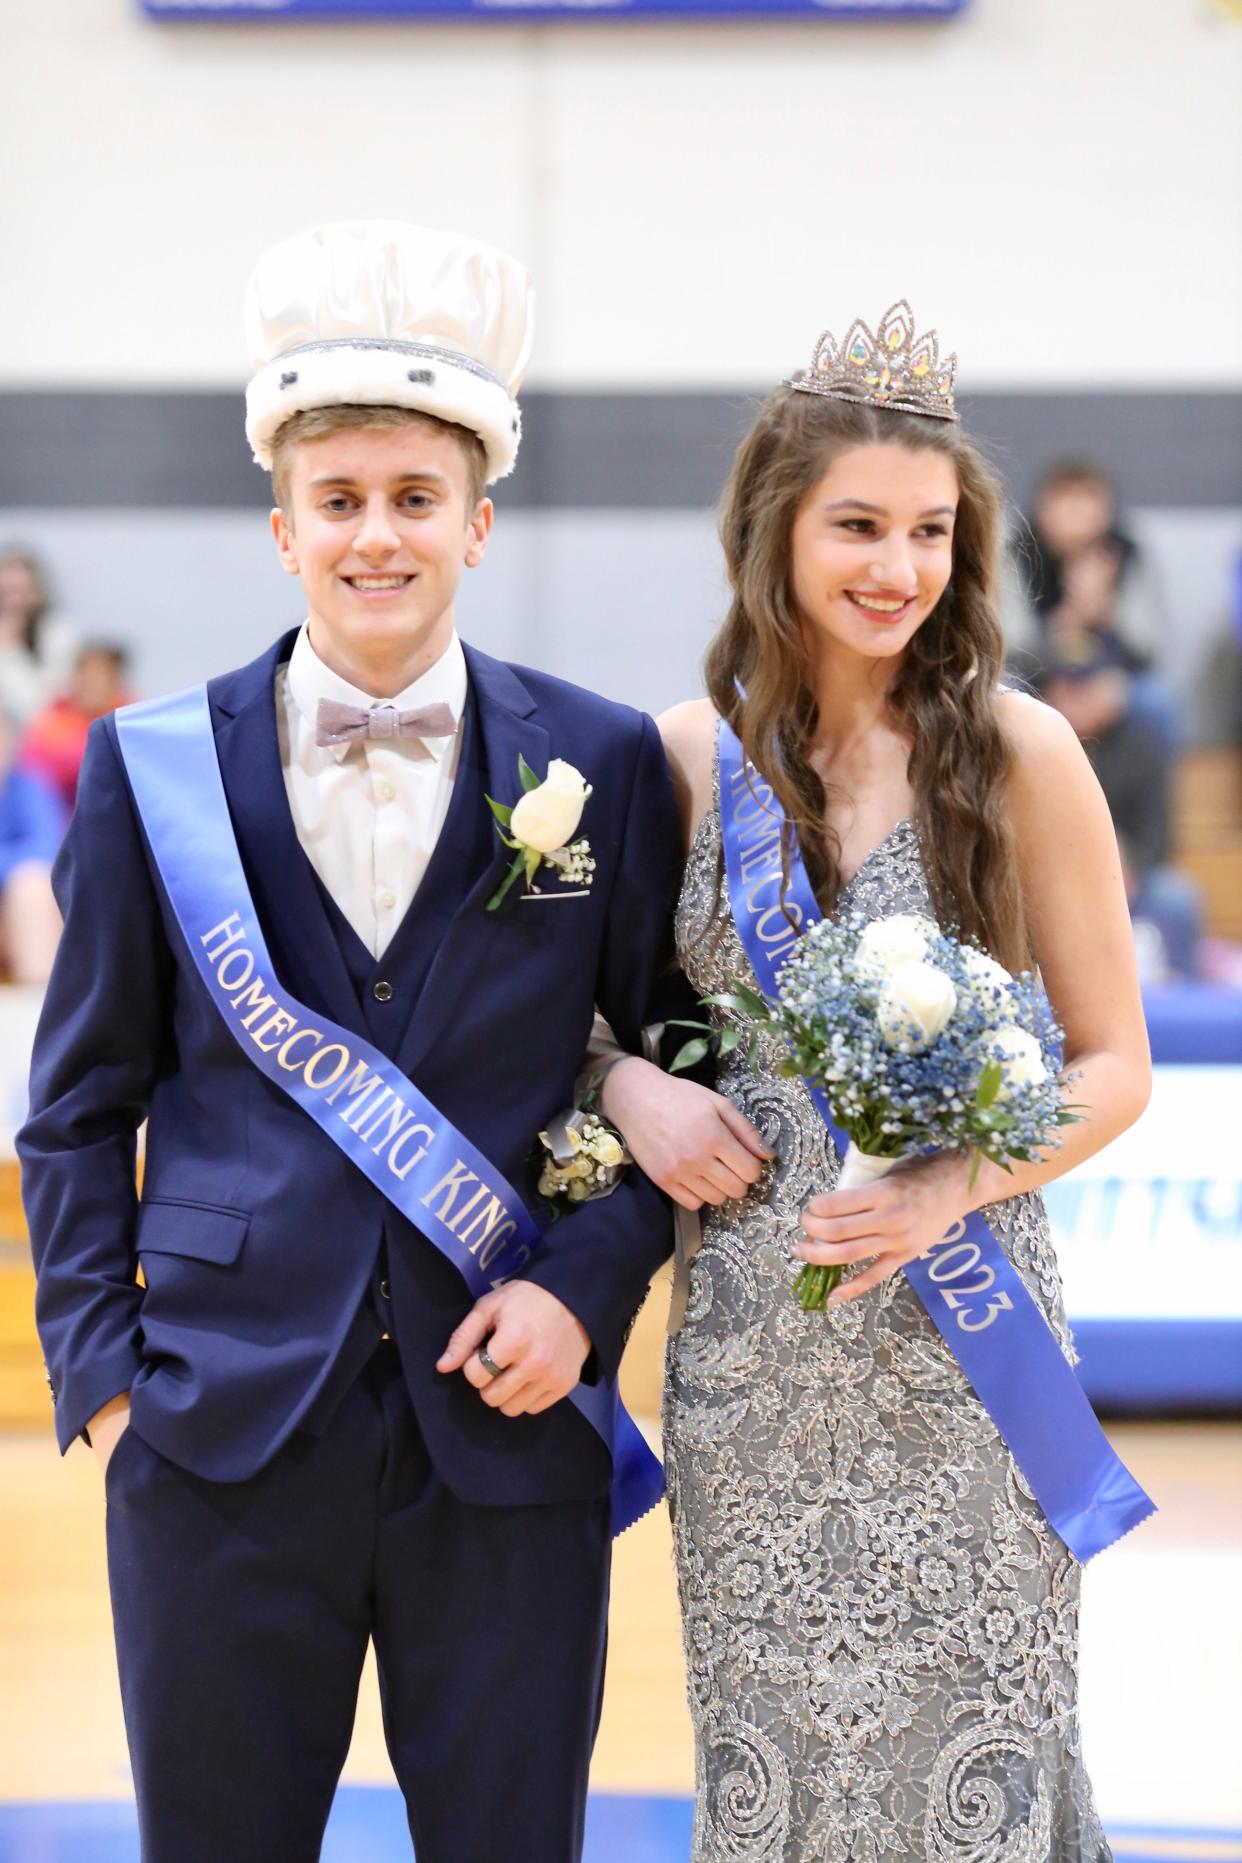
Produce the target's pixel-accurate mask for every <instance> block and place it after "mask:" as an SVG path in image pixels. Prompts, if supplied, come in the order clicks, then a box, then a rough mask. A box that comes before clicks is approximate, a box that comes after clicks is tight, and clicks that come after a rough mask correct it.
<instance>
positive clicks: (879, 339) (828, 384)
mask: <svg viewBox="0 0 1242 1863" xmlns="http://www.w3.org/2000/svg"><path fill="white" fill-rule="evenodd" d="M956 380H957V357H956V356H946V357H945V358H944V360H943V361H942V360H941V357H940V343H939V339H938V338H937V335H936V332H935V331H934V330H928V331H927V333H926V335H924V336H916V335H915V334H914V312H913V311H912V310H911V309H910V306H909V305H908V304H907V302H906V300H905V299H904V298H899V299H898V300H897V302H896V304H890V306H889V308H888V309H887V310H886V311H885V313H884V315H883V317H882V318H881V319H880V327H879V330H878V332H877V333H876V335H874V336H873V335H872V334H871V331H870V330H869V329H868V328H867V326H866V324H865V323H864V322H863V321H862V319H861V318H860V317H857V318H855V320H854V322H853V323H852V324H851V325H850V329H849V334H848V335H847V337H846V339H845V341H844V343H842V344H841V345H840V347H839V348H838V346H837V340H836V338H835V337H834V336H833V335H832V333H831V331H829V330H825V331H824V334H823V335H822V336H821V337H820V339H819V341H818V343H816V345H815V350H814V353H813V354H812V356H811V366H810V368H809V369H799V370H798V371H797V373H796V374H795V375H791V376H790V377H789V379H788V380H787V382H786V383H785V386H786V387H787V388H800V389H802V390H803V391H804V392H805V393H806V394H809V395H828V396H830V397H831V399H832V400H834V401H854V402H858V403H861V404H862V405H864V406H867V407H877V408H891V409H893V410H894V411H895V412H897V413H900V414H928V415H930V416H931V418H932V419H933V420H954V421H955V420H957V419H958V418H959V416H958V412H957V409H956V408H955V406H954V405H953V385H954V383H955V382H956Z"/></svg>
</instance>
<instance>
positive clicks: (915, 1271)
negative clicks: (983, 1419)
mask: <svg viewBox="0 0 1242 1863" xmlns="http://www.w3.org/2000/svg"><path fill="white" fill-rule="evenodd" d="M719 741H720V821H721V834H722V838H723V842H724V854H725V869H726V873H727V875H728V883H729V903H730V906H731V908H732V912H733V922H734V924H735V925H736V926H737V932H738V936H739V938H740V939H741V941H742V944H743V946H744V947H745V950H746V955H747V957H748V958H749V959H750V962H751V966H752V968H753V970H754V973H755V977H756V979H757V981H758V984H759V987H760V989H761V990H762V991H763V994H764V996H765V997H767V999H768V1001H769V1002H776V1001H778V1000H779V997H780V983H779V979H778V972H779V971H780V968H781V966H782V964H784V962H785V960H786V958H787V957H788V956H789V953H790V951H791V949H792V947H793V946H794V944H795V943H796V942H797V940H798V938H799V936H800V934H801V931H802V929H803V928H804V927H805V926H808V925H812V924H814V923H815V922H816V920H818V919H819V918H821V917H822V914H821V912H820V910H819V906H818V904H817V902H816V899H815V895H814V893H813V891H812V890H811V883H810V880H809V879H808V877H807V872H806V868H805V866H804V865H803V862H802V856H801V854H800V853H799V851H798V847H797V843H796V841H795V842H793V844H792V847H791V849H790V861H789V877H788V885H787V889H786V893H785V897H784V900H783V901H782V893H781V877H782V876H781V842H782V832H783V830H784V828H785V817H784V813H783V811H782V809H781V805H780V802H779V801H778V800H777V797H776V794H775V792H774V791H773V789H772V787H771V785H770V784H769V783H765V782H764V780H763V778H762V777H761V776H760V775H759V773H758V771H757V770H756V769H755V767H754V765H753V764H750V763H747V762H746V761H745V758H744V753H743V751H742V746H741V743H740V742H739V740H738V738H737V735H736V733H735V732H734V731H732V730H731V729H730V727H729V726H728V725H727V724H726V723H725V721H724V720H723V719H721V721H720V732H719ZM786 908H788V911H786ZM791 919H792V920H793V923H792V924H791V923H790V920H791ZM806 1084H807V1087H808V1089H809V1091H810V1094H811V1097H812V1099H813V1100H814V1101H815V1106H816V1109H817V1111H818V1112H819V1114H820V1116H821V1118H822V1119H823V1121H824V1124H825V1125H826V1126H827V1128H828V1131H829V1133H830V1135H831V1137H832V1142H833V1145H834V1146H835V1147H836V1151H837V1155H838V1157H840V1158H844V1156H845V1152H846V1148H847V1146H848V1145H849V1139H848V1137H847V1135H846V1134H845V1133H844V1132H842V1131H840V1130H839V1128H838V1127H837V1126H836V1125H835V1124H834V1123H833V1118H832V1109H831V1107H830V1106H829V1104H828V1100H827V1098H826V1097H825V1095H824V1094H823V1093H822V1092H821V1091H820V1090H819V1089H818V1088H817V1087H814V1086H811V1083H810V1082H809V1081H808V1082H807V1083H806ZM905 1275H906V1279H907V1280H908V1281H909V1283H910V1285H911V1286H912V1287H913V1289H914V1291H915V1293H916V1294H917V1295H918V1297H919V1299H920V1300H921V1301H922V1303H923V1305H924V1306H925V1307H926V1309H927V1311H928V1313H929V1314H930V1316H931V1318H932V1320H933V1322H934V1323H935V1325H936V1328H937V1330H938V1331H939V1333H940V1335H941V1337H942V1338H943V1339H944V1341H945V1344H946V1345H947V1346H948V1348H949V1350H950V1351H951V1352H952V1354H953V1356H954V1357H955V1358H956V1360H957V1362H958V1364H959V1365H960V1366H961V1368H962V1370H963V1372H965V1374H966V1376H967V1378H968V1379H969V1380H970V1383H971V1385H972V1386H973V1387H974V1390H975V1393H976V1395H977V1396H978V1397H979V1398H980V1399H981V1400H982V1402H983V1405H984V1408H985V1409H986V1410H987V1412H988V1415H989V1416H990V1417H991V1419H992V1421H993V1423H994V1424H995V1425H996V1428H997V1430H998V1431H999V1432H1000V1434H1001V1436H1002V1437H1003V1438H1004V1440H1005V1442H1006V1443H1007V1444H1008V1446H1009V1450H1010V1452H1011V1454H1012V1456H1013V1459H1014V1461H1015V1462H1016V1463H1017V1465H1018V1467H1019V1468H1020V1469H1021V1471H1022V1473H1023V1475H1024V1476H1025V1477H1026V1480H1027V1482H1028V1483H1029V1484H1030V1488H1031V1492H1032V1493H1033V1494H1034V1496H1035V1499H1036V1500H1037V1501H1038V1502H1039V1504H1040V1506H1041V1507H1042V1508H1043V1510H1044V1513H1045V1514H1046V1515H1047V1517H1048V1519H1049V1521H1050V1522H1051V1524H1052V1526H1053V1527H1055V1529H1056V1531H1057V1532H1058V1533H1059V1534H1060V1536H1061V1538H1062V1539H1063V1540H1064V1542H1065V1544H1066V1545H1067V1546H1068V1547H1069V1549H1070V1551H1071V1552H1072V1553H1073V1554H1074V1556H1075V1558H1077V1559H1079V1560H1081V1561H1082V1562H1083V1563H1085V1562H1086V1561H1087V1560H1088V1559H1090V1558H1091V1557H1092V1556H1093V1554H1095V1553H1098V1552H1103V1550H1104V1548H1105V1547H1106V1546H1111V1545H1112V1543H1113V1541H1114V1540H1118V1539H1120V1538H1121V1537H1122V1535H1123V1534H1125V1533H1128V1532H1129V1531H1130V1530H1131V1528H1132V1527H1136V1526H1138V1524H1139V1522H1140V1521H1142V1520H1145V1519H1146V1518H1147V1516H1148V1515H1149V1514H1152V1513H1154V1512H1155V1506H1154V1503H1153V1502H1152V1501H1151V1500H1150V1499H1149V1498H1148V1496H1147V1495H1146V1494H1144V1492H1143V1490H1142V1489H1141V1488H1140V1487H1139V1485H1138V1483H1137V1482H1136V1481H1135V1479H1134V1477H1133V1476H1132V1475H1131V1474H1130V1472H1129V1470H1128V1469H1127V1468H1126V1467H1125V1466H1124V1464H1123V1463H1122V1462H1121V1461H1120V1460H1119V1459H1118V1457H1117V1455H1116V1454H1115V1452H1114V1450H1113V1449H1112V1447H1111V1445H1110V1444H1109V1441H1108V1438H1107V1437H1106V1436H1105V1434H1104V1432H1103V1430H1102V1429H1101V1428H1100V1426H1099V1423H1098V1422H1097V1420H1096V1416H1095V1413H1094V1411H1093V1410H1092V1408H1091V1405H1090V1404H1089V1403H1088V1401H1087V1397H1086V1393H1085V1392H1084V1390H1083V1388H1082V1386H1081V1384H1079V1382H1078V1379H1077V1377H1076V1375H1075V1373H1074V1370H1073V1367H1072V1366H1071V1365H1070V1364H1069V1362H1068V1360H1067V1359H1066V1358H1065V1356H1064V1354H1063V1353H1062V1351H1061V1348H1060V1346H1059V1345H1058V1344H1057V1342H1056V1339H1055V1337H1054V1335H1053V1333H1052V1331H1051V1328H1050V1327H1049V1325H1048V1323H1047V1321H1046V1320H1045V1318H1044V1316H1043V1314H1042V1313H1041V1312H1040V1310H1039V1308H1038V1307H1037V1306H1036V1304H1035V1302H1034V1300H1033V1299H1032V1298H1031V1295H1030V1293H1029V1292H1028V1291H1027V1287H1026V1284H1025V1282H1024V1281H1023V1280H1022V1278H1021V1276H1020V1275H1019V1274H1018V1272H1017V1270H1016V1269H1015V1267H1014V1266H1013V1263H1012V1262H1011V1261H1010V1260H1009V1257H1008V1256H1007V1255H1006V1254H1005V1252H1004V1250H1003V1249H1002V1248H1001V1246H1000V1243H999V1242H998V1241H997V1239H996V1236H995V1235H994V1234H993V1232H992V1230H991V1228H990V1227H989V1225H988V1223H987V1222H986V1221H985V1220H984V1218H983V1217H982V1216H981V1215H980V1213H979V1211H978V1210H973V1211H972V1212H971V1213H970V1215H969V1216H966V1217H964V1218H963V1219H962V1220H961V1221H959V1222H957V1223H955V1224H954V1225H953V1227H952V1229H951V1230H950V1231H949V1233H948V1234H947V1235H946V1236H944V1237H942V1239H941V1240H940V1241H939V1242H937V1243H935V1244H934V1245H933V1246H932V1247H931V1248H930V1249H928V1250H927V1251H926V1252H925V1253H924V1254H923V1255H921V1256H920V1257H919V1258H918V1259H917V1260H915V1261H909V1262H907V1263H906V1264H905Z"/></svg>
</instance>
